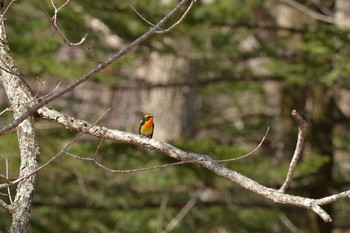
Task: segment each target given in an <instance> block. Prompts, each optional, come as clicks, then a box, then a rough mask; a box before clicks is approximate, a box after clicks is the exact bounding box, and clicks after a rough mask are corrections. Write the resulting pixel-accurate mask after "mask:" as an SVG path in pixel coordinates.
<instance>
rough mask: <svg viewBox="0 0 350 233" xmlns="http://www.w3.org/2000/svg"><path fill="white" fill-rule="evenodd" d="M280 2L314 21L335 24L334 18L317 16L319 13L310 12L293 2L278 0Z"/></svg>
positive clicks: (290, 0) (291, 0)
mask: <svg viewBox="0 0 350 233" xmlns="http://www.w3.org/2000/svg"><path fill="white" fill-rule="evenodd" d="M280 2H283V3H286V4H288V5H289V6H291V7H293V8H295V9H296V10H298V11H301V12H303V13H305V14H307V15H308V16H310V17H311V18H314V19H316V20H319V21H323V22H327V23H335V19H334V17H330V16H326V15H322V14H319V13H317V12H315V11H313V10H310V9H309V8H307V7H305V6H304V5H303V4H300V3H299V2H297V1H294V0H280Z"/></svg>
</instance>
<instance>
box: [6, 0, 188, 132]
mask: <svg viewBox="0 0 350 233" xmlns="http://www.w3.org/2000/svg"><path fill="white" fill-rule="evenodd" d="M188 1H189V0H182V1H180V2H179V3H178V4H177V5H176V6H175V7H174V8H173V9H172V10H171V11H170V12H169V13H168V14H167V15H166V16H165V17H163V18H162V19H161V20H160V21H159V23H157V24H156V25H155V26H154V27H151V28H150V29H149V30H148V31H147V32H146V33H144V34H143V35H142V36H140V37H139V38H137V39H136V40H134V41H133V42H131V43H130V44H128V45H127V46H126V47H124V48H123V49H121V50H120V51H119V52H117V53H115V54H114V55H112V56H111V57H109V58H108V59H107V60H106V61H104V62H102V63H100V64H99V65H98V66H96V67H95V68H93V69H92V70H90V71H89V72H87V73H85V74H84V75H83V76H81V77H79V78H78V79H76V80H75V81H74V82H72V83H70V84H68V85H67V86H65V87H63V88H61V89H59V90H57V91H56V92H54V93H52V95H50V96H47V97H46V98H43V99H41V100H40V101H39V102H38V103H37V104H35V105H34V106H32V107H31V108H29V109H28V110H27V111H26V112H24V113H23V114H21V116H19V117H18V118H16V120H14V121H12V122H11V123H10V124H8V125H7V126H5V127H3V128H1V129H0V136H1V135H3V134H5V133H6V132H7V131H9V130H11V129H14V128H15V127H17V126H18V125H19V124H20V123H21V122H22V121H24V120H25V119H27V118H28V117H29V116H30V115H32V114H33V113H35V112H36V111H37V110H38V109H40V108H41V107H43V106H45V105H46V104H48V103H50V102H51V101H53V100H55V99H57V98H58V97H60V96H62V95H64V94H65V93H67V92H69V91H71V90H73V89H74V88H76V87H77V86H79V85H80V84H82V83H83V82H85V81H86V80H88V79H89V78H91V77H92V76H93V75H94V74H96V73H98V72H100V71H101V70H104V69H105V68H106V67H108V66H109V65H111V64H112V63H113V62H115V61H116V60H118V59H119V58H121V57H122V56H124V55H125V54H127V53H128V52H129V51H131V50H132V49H134V48H136V47H137V46H138V45H140V44H141V43H142V42H144V41H145V40H147V39H148V38H149V37H151V36H152V35H154V34H155V33H156V32H157V30H158V28H160V27H161V26H162V25H163V24H164V23H166V22H167V21H168V20H169V19H170V18H171V17H172V16H173V15H174V14H175V13H176V12H177V11H178V10H179V9H181V8H182V6H184V5H185V4H186V3H187V2H188Z"/></svg>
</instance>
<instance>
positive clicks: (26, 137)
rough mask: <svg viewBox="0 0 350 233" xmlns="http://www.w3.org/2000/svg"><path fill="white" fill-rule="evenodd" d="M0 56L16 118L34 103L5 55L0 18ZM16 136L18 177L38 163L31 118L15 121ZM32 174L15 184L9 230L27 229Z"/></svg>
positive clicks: (2, 24)
mask: <svg viewBox="0 0 350 233" xmlns="http://www.w3.org/2000/svg"><path fill="white" fill-rule="evenodd" d="M0 57H1V62H0V64H1V65H0V66H1V67H2V69H1V70H0V80H1V81H2V83H3V86H4V88H5V91H6V94H7V97H8V98H9V100H10V104H11V106H12V109H13V114H14V118H17V117H19V116H20V115H22V114H23V113H24V112H25V111H26V110H27V109H28V108H29V107H30V106H32V105H33V104H35V101H34V100H33V97H32V93H31V91H30V89H29V88H28V86H27V84H26V83H25V81H23V80H22V79H21V78H20V77H19V76H18V75H15V74H16V73H18V71H17V68H16V67H15V65H14V62H13V60H12V58H11V57H10V55H9V47H8V43H7V40H6V32H5V26H4V22H3V20H2V21H1V23H0ZM17 136H18V142H19V148H20V159H21V163H20V171H19V176H20V177H22V176H26V175H28V174H30V173H32V172H33V171H34V170H35V169H36V168H37V166H38V156H39V147H38V144H37V141H36V137H35V131H34V128H33V124H32V122H31V119H26V120H24V121H23V122H22V123H21V124H19V125H18V127H17ZM35 178H36V176H35V175H32V176H30V177H28V178H27V179H24V180H23V181H21V182H20V183H19V184H18V186H17V190H16V196H15V199H14V202H13V203H12V204H11V205H10V212H11V214H12V219H13V220H12V225H11V229H10V232H11V233H12V232H13V233H15V232H16V233H19V232H27V225H28V220H29V215H30V210H31V202H32V197H33V192H34V184H35Z"/></svg>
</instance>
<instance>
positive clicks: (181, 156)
mask: <svg viewBox="0 0 350 233" xmlns="http://www.w3.org/2000/svg"><path fill="white" fill-rule="evenodd" d="M38 114H39V115H40V116H41V117H42V118H44V119H47V120H50V121H54V122H56V123H58V124H61V125H63V126H64V127H66V128H69V129H71V130H75V131H85V132H86V133H87V134H90V135H93V136H95V137H98V138H103V139H104V140H111V141H117V142H123V143H128V144H135V145H139V146H143V147H144V148H146V149H149V150H153V151H157V152H160V153H161V154H164V155H167V156H169V157H171V158H173V159H176V160H179V161H183V162H186V161H191V162H192V161H196V164H198V165H200V166H202V167H203V168H206V169H208V170H209V171H211V172H213V173H215V174H216V175H218V176H221V177H223V178H225V179H228V180H230V181H232V182H234V183H237V184H239V185H240V186H241V187H243V188H245V189H247V190H249V191H251V192H254V193H256V194H257V195H259V196H262V197H264V198H266V199H268V200H271V201H273V202H275V203H280V204H285V205H293V206H297V207H302V208H306V209H311V210H312V211H314V212H315V213H316V214H318V215H319V216H320V217H321V218H322V219H323V220H324V221H325V222H330V221H332V218H331V217H330V216H329V215H328V214H327V213H326V212H325V211H324V210H323V209H322V208H321V206H322V205H325V204H329V203H332V202H335V201H337V200H340V199H345V198H348V197H349V193H350V191H347V192H346V193H344V192H343V193H339V194H337V195H333V196H331V197H328V198H327V197H326V198H321V199H312V198H306V197H301V196H295V195H290V194H286V193H281V192H280V191H279V190H277V189H272V188H268V187H266V186H263V185H261V184H259V183H258V182H256V181H254V180H252V179H250V178H248V177H246V176H244V175H242V174H240V173H238V172H236V171H233V170H230V169H228V168H226V167H224V166H222V165H221V164H219V163H217V162H216V161H215V160H213V159H211V158H210V157H209V156H207V155H204V154H196V153H192V152H186V151H183V150H181V149H179V148H176V147H174V146H172V145H170V144H168V143H164V142H160V141H157V140H155V139H148V138H145V137H142V136H140V135H136V134H132V133H128V132H124V131H119V130H113V129H108V128H106V127H103V126H97V125H95V126H91V124H90V123H88V122H86V121H82V120H78V119H75V118H73V117H70V116H67V115H64V114H62V113H60V112H57V111H55V110H53V109H49V108H46V107H44V108H41V109H40V110H39V111H38ZM4 185H6V184H4ZM0 188H1V185H0Z"/></svg>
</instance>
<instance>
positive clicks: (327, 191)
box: [310, 86, 334, 233]
mask: <svg viewBox="0 0 350 233" xmlns="http://www.w3.org/2000/svg"><path fill="white" fill-rule="evenodd" d="M311 92H312V96H311V98H312V111H311V116H310V117H311V135H310V138H311V146H312V150H313V151H314V152H316V153H317V155H318V156H321V157H322V158H326V159H327V161H326V162H325V163H324V164H323V165H322V166H321V168H320V169H319V170H318V172H317V174H316V175H315V180H314V183H313V184H312V187H313V188H311V191H310V194H311V196H312V198H321V197H325V196H328V195H331V194H332V193H331V190H332V187H333V178H332V168H333V141H332V133H333V124H334V122H333V116H332V109H333V106H334V105H333V101H332V98H331V97H330V96H329V94H328V93H327V88H325V87H322V86H314V87H313V88H312V90H311ZM324 210H325V211H326V212H327V213H328V214H330V215H331V216H332V215H333V211H332V210H333V208H332V205H327V206H324ZM317 223H318V224H317V225H318V228H319V229H318V232H320V233H330V232H332V229H333V225H332V223H325V222H324V221H322V219H320V218H317Z"/></svg>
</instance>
